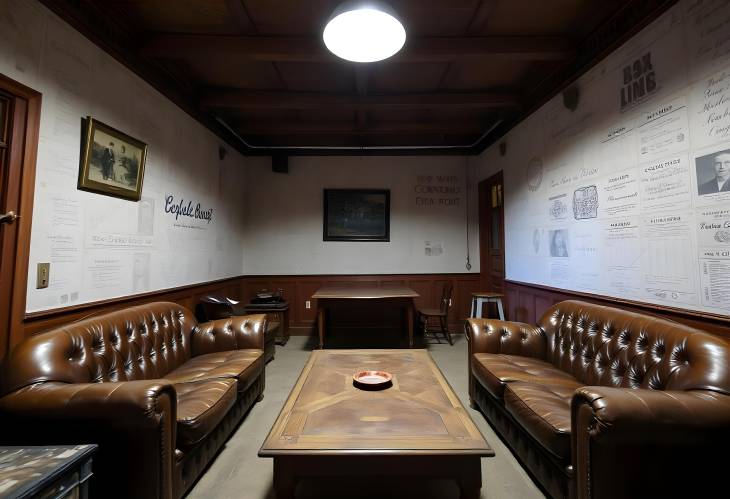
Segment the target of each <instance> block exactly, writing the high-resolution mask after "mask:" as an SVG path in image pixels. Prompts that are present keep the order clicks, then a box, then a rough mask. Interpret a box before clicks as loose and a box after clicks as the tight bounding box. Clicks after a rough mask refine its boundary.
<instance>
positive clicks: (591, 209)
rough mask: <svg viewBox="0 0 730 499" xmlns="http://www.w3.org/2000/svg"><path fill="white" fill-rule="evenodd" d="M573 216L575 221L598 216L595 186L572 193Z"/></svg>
mask: <svg viewBox="0 0 730 499" xmlns="http://www.w3.org/2000/svg"><path fill="white" fill-rule="evenodd" d="M573 216H574V217H575V219H576V220H585V219H586V218H596V217H597V216H598V189H596V186H595V185H589V186H588V187H581V188H580V189H576V190H575V193H573Z"/></svg>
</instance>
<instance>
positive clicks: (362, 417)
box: [259, 350, 494, 499]
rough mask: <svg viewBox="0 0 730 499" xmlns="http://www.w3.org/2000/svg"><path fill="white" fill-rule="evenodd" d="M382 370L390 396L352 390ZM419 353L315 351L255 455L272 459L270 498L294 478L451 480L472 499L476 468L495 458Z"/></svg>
mask: <svg viewBox="0 0 730 499" xmlns="http://www.w3.org/2000/svg"><path fill="white" fill-rule="evenodd" d="M366 370H374V371H388V372H390V373H391V374H392V375H393V382H392V386H391V387H390V388H387V389H385V390H380V391H367V390H361V389H359V388H356V387H355V386H354V385H353V381H352V375H353V374H354V373H356V372H359V371H366ZM493 455H494V451H492V449H491V448H490V447H489V444H488V443H487V442H486V441H485V440H484V437H483V436H482V434H481V433H480V432H479V430H478V429H477V427H476V425H475V424H474V422H473V421H472V420H471V418H470V417H469V414H468V413H467V412H466V410H465V409H464V406H462V405H461V402H460V401H459V399H458V397H457V396H456V394H455V393H454V391H453V390H452V389H451V387H450V386H449V384H448V383H447V381H446V379H444V376H443V375H442V374H441V371H440V370H439V369H438V367H437V366H436V364H435V363H434V361H433V359H432V358H431V356H430V355H429V354H428V352H427V351H426V350H319V351H315V352H313V353H312V355H311V357H310V358H309V361H308V362H307V365H306V366H305V367H304V370H303V371H302V374H301V375H300V376H299V380H298V381H297V383H296V385H295V386H294V388H293V389H292V392H291V394H290V395H289V398H288V399H287V401H286V403H285V404H284V407H283V408H282V410H281V413H280V414H279V417H278V418H277V419H276V422H275V423H274V426H273V427H272V428H271V431H270V432H269V435H268V437H267V438H266V440H265V441H264V444H263V445H262V446H261V450H259V456H260V457H273V458H274V489H275V491H276V497H277V498H278V499H284V498H292V497H294V490H295V488H296V485H297V482H298V481H299V480H300V479H301V478H316V477H332V478H340V477H367V476H376V477H378V480H384V479H386V478H390V479H398V480H400V481H403V480H414V481H415V480H418V479H419V478H420V479H423V478H426V477H427V478H448V479H453V480H455V481H456V483H457V484H458V486H459V489H460V491H461V497H464V498H477V497H479V491H480V489H481V486H482V475H481V465H480V459H481V457H485V456H493Z"/></svg>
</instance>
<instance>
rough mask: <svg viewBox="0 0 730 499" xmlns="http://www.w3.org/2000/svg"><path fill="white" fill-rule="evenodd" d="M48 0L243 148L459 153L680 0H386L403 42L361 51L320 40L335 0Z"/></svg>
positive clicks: (474, 147) (482, 142)
mask: <svg viewBox="0 0 730 499" xmlns="http://www.w3.org/2000/svg"><path fill="white" fill-rule="evenodd" d="M42 1H43V2H44V3H45V4H46V5H48V6H49V7H50V8H51V9H53V10H54V11H56V12H57V13H58V14H60V15H61V16H62V17H64V18H65V19H66V20H68V21H69V22H71V24H72V25H74V26H75V27H76V28H77V29H80V30H81V31H82V32H84V33H85V34H86V35H87V36H89V37H90V38H91V39H92V40H94V41H95V42H96V43H98V44H100V45H101V46H102V47H103V48H105V49H106V50H108V51H110V52H111V53H112V54H113V55H115V56H117V57H118V58H119V59H120V60H122V62H124V63H125V64H127V65H128V66H130V67H131V68H132V69H134V70H135V71H137V72H138V73H139V74H141V75H142V76H143V77H145V78H146V79H148V81H150V82H151V83H152V84H153V85H155V86H156V87H157V88H158V89H160V90H162V91H163V93H166V94H167V95H168V96H169V97H170V98H172V99H173V100H174V101H175V102H177V103H178V104H180V105H181V106H182V107H183V108H184V109H185V110H186V111H188V112H190V113H191V114H192V115H194V116H195V117H196V118H198V119H200V120H201V121H203V122H204V123H205V124H207V125H208V126H210V127H211V128H212V129H214V130H215V131H216V132H218V133H219V134H220V135H221V136H223V137H224V138H226V140H229V141H238V143H237V144H236V146H237V147H238V148H239V149H241V150H243V151H245V152H257V153H272V152H274V151H279V148H286V149H288V151H287V150H285V152H289V153H296V151H295V149H296V148H309V147H317V148H325V149H334V148H341V147H344V148H372V147H395V148H399V149H401V150H407V149H409V148H412V147H422V148H423V147H427V148H442V149H443V151H445V152H446V151H453V152H458V153H462V154H463V153H473V152H477V151H479V150H481V149H483V148H484V147H485V146H486V145H487V144H488V143H490V142H493V141H494V140H496V138H498V136H499V135H500V134H502V133H504V131H506V130H507V129H508V128H509V127H510V126H512V125H514V123H516V122H517V121H518V120H519V119H520V118H521V117H522V116H524V115H525V114H526V113H527V112H529V111H530V110H531V109H534V107H535V106H536V105H538V104H539V103H540V102H543V101H544V100H545V99H546V98H547V97H549V96H550V95H553V94H554V93H555V92H556V91H557V90H558V89H559V88H560V86H561V85H562V84H564V83H565V82H566V81H567V80H568V79H569V78H572V77H575V76H576V75H577V74H578V72H579V71H580V70H582V69H585V66H586V65H588V64H590V63H591V62H592V61H593V60H595V59H596V58H597V57H599V56H601V55H603V54H604V53H605V52H606V51H607V50H608V49H610V48H611V47H613V46H615V45H616V43H618V42H619V41H621V40H622V39H625V37H626V36H628V35H629V34H631V33H633V32H635V31H636V30H637V29H639V28H640V27H641V26H643V25H645V24H646V23H647V22H648V21H649V20H650V19H652V18H653V17H656V15H658V13H660V12H662V11H663V10H664V9H666V8H667V7H668V6H669V5H671V4H673V3H674V2H673V1H667V0H653V1H652V0H612V1H608V2H607V1H601V0H549V1H548V0H543V1H537V0H391V1H390V4H391V5H392V6H393V7H394V8H395V9H396V11H397V12H398V13H399V14H400V16H401V18H402V19H403V21H404V23H405V25H406V30H407V33H408V40H407V42H406V45H405V47H404V48H403V50H402V51H401V52H400V53H399V54H398V55H396V56H395V57H393V58H392V59H390V60H387V61H382V62H379V63H373V64H355V63H348V62H345V61H342V60H340V59H338V58H336V57H335V56H333V55H331V54H330V53H329V52H328V51H327V49H326V48H325V47H324V45H323V43H322V41H321V32H322V28H323V25H324V23H325V21H326V19H327V18H328V16H329V15H330V13H331V12H332V11H333V10H334V8H335V7H336V6H337V5H338V4H339V3H340V0H177V1H175V2H171V1H170V0H95V1H92V0H42ZM239 139H242V140H239ZM300 152H302V151H300Z"/></svg>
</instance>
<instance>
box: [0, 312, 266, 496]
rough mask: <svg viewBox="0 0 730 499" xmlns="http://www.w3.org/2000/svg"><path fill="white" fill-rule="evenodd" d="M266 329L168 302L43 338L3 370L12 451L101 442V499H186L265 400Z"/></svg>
mask: <svg viewBox="0 0 730 499" xmlns="http://www.w3.org/2000/svg"><path fill="white" fill-rule="evenodd" d="M265 326H266V325H265V319H264V316H263V315H251V316H246V317H234V318H231V319H224V320H218V321H212V322H207V323H204V324H198V323H197V322H196V321H195V319H194V318H193V314H192V312H191V311H189V310H187V309H186V308H184V307H181V306H180V305H177V304H175V303H165V302H161V303H151V304H148V305H142V306H137V307H133V308H128V309H124V310H120V311H115V312H111V313H107V314H104V315H99V316H95V317H90V318H87V319H84V320H81V321H78V322H75V323H72V324H68V325H66V326H63V327H60V328H58V329H55V330H52V331H49V332H46V333H42V334H38V335H35V336H32V337H30V338H28V339H26V340H24V341H23V342H21V343H20V344H19V345H17V346H16V347H15V348H14V350H13V351H12V352H11V354H10V355H9V357H8V358H7V359H6V362H5V363H4V366H3V377H2V394H3V395H4V396H3V397H2V398H0V427H1V428H2V429H3V433H4V435H3V440H5V441H6V443H18V444H20V443H22V444H25V445H28V444H38V445H44V444H72V443H97V444H99V452H98V454H97V455H96V456H95V457H94V470H93V471H94V475H93V478H92V480H93V481H92V483H91V491H92V492H93V494H92V495H93V496H94V497H119V498H126V499H131V498H135V499H142V498H164V499H167V498H178V497H180V496H182V495H183V494H184V493H185V492H186V491H187V490H188V489H189V488H190V486H191V485H192V484H193V482H194V481H195V479H196V478H197V477H198V476H199V475H200V473H201V472H202V471H203V470H204V469H205V467H206V465H207V464H208V463H209V462H210V460H211V459H212V458H213V457H214V456H215V454H216V452H217V451H218V449H219V448H220V447H221V446H222V445H223V443H224V442H225V441H226V439H227V438H228V436H229V435H230V434H231V432H232V431H233V430H234V429H235V428H236V425H237V424H238V422H239V421H240V420H241V418H242V417H243V415H244V414H245V413H246V412H247V411H248V409H249V408H251V406H252V405H253V404H254V403H255V402H256V401H257V400H260V398H261V397H262V396H263V389H264V362H263V346H264V343H263V342H264V337H263V331H264V328H265ZM13 440H14V441H15V442H13Z"/></svg>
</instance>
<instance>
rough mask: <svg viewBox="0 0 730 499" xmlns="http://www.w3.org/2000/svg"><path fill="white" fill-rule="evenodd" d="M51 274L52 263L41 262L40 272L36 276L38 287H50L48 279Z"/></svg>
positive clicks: (39, 265)
mask: <svg viewBox="0 0 730 499" xmlns="http://www.w3.org/2000/svg"><path fill="white" fill-rule="evenodd" d="M50 274H51V264H50V263H39V264H38V273H37V278H36V286H35V287H36V289H43V288H47V287H48V279H49V276H50Z"/></svg>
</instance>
